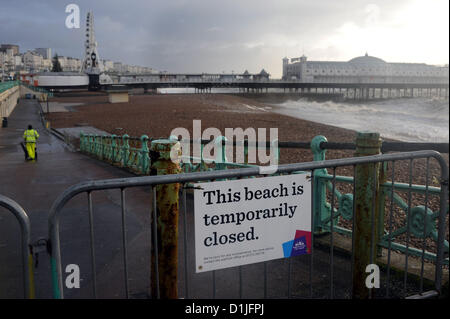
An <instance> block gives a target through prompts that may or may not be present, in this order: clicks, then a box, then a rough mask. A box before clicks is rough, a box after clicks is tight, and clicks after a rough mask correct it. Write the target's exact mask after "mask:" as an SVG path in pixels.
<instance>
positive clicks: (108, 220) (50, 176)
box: [0, 99, 148, 298]
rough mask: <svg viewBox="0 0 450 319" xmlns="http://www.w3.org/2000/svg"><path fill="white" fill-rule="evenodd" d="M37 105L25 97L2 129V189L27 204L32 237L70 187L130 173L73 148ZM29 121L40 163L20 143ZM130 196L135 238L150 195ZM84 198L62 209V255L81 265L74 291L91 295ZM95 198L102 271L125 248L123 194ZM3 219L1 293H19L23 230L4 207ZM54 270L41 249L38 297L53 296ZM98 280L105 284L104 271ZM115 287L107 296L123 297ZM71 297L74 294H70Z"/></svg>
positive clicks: (42, 233)
mask: <svg viewBox="0 0 450 319" xmlns="http://www.w3.org/2000/svg"><path fill="white" fill-rule="evenodd" d="M38 110H39V106H38V102H37V101H36V100H26V99H21V100H20V103H19V104H18V105H17V107H16V108H15V110H14V112H13V113H12V114H11V116H10V117H9V119H8V120H9V121H8V127H7V128H2V129H0V181H1V182H0V194H2V195H5V196H8V197H10V198H12V199H13V200H15V201H16V202H17V203H19V204H20V205H21V206H22V207H23V208H24V209H25V211H26V212H27V214H28V216H29V218H30V222H31V239H32V242H35V241H36V240H37V239H39V238H47V237H48V234H47V232H48V227H47V219H48V214H49V209H50V207H51V205H52V203H53V202H54V201H55V199H56V198H57V196H58V195H59V194H60V193H62V192H63V191H64V190H65V189H66V188H68V187H70V186H72V185H74V184H76V183H78V182H81V181H86V180H93V179H107V178H119V177H128V176H131V174H130V173H127V172H125V171H122V170H120V169H117V168H113V167H111V166H110V165H108V164H106V163H102V162H100V161H97V160H94V159H91V158H89V157H87V156H85V155H82V154H80V153H76V152H72V151H70V150H69V149H68V148H67V146H65V144H64V143H63V142H62V141H60V140H59V139H57V138H56V137H55V136H53V135H52V134H50V133H48V131H46V130H45V128H44V127H43V126H42V124H41V120H40V116H39V111H38ZM28 124H31V125H33V127H34V128H35V129H36V130H37V131H38V132H39V134H40V138H39V140H38V143H37V151H38V161H37V162H26V161H25V160H24V154H23V151H22V148H21V147H20V145H19V143H20V142H21V141H22V135H23V131H24V130H25V129H26V127H27V125H28ZM127 195H128V196H127V201H128V203H129V207H133V212H130V213H128V216H127V224H128V225H127V227H128V234H129V240H130V241H132V239H133V237H134V236H136V235H137V234H138V233H140V232H141V231H142V229H143V223H145V222H148V220H146V217H145V216H144V214H143V212H144V211H145V210H146V209H147V210H148V207H147V206H144V205H143V204H139V203H143V201H142V200H141V199H142V197H146V196H147V194H146V193H144V192H143V191H139V190H136V191H134V190H133V191H130V194H127ZM80 197H82V198H78V197H77V198H74V200H73V201H71V202H70V203H69V205H68V206H67V209H66V210H64V213H63V222H62V225H61V230H62V231H63V232H64V234H62V241H63V243H62V245H63V246H62V247H63V249H64V252H63V255H64V256H63V260H64V261H65V263H76V264H78V265H79V266H80V269H81V278H82V287H85V289H83V288H82V289H79V291H77V292H76V294H75V295H76V296H78V297H91V295H92V292H91V287H90V285H89V284H88V285H86V282H87V281H89V277H90V272H89V271H87V270H88V269H90V258H89V256H90V254H89V233H88V229H89V227H88V225H87V221H88V215H87V199H86V198H85V197H83V196H80ZM138 197H141V198H140V200H139V201H137V202H138V204H136V200H135V199H136V198H138ZM93 198H94V215H95V216H94V225H95V233H96V236H97V237H98V240H96V243H95V246H96V248H97V250H96V252H97V256H96V258H97V265H98V266H99V268H98V270H100V272H101V269H102V266H104V265H106V264H107V263H109V262H110V260H111V258H113V256H115V255H116V254H117V248H116V247H120V242H121V230H120V220H121V219H120V197H117V196H109V194H102V195H101V196H98V197H96V196H95V195H94V196H93ZM139 214H141V215H139ZM0 223H1V228H0V229H1V236H0V278H1V280H0V298H14V297H16V298H17V297H19V298H20V297H22V285H21V282H22V279H21V275H22V274H21V259H20V253H19V245H20V244H19V242H20V240H19V239H20V237H19V231H20V229H19V226H18V224H17V221H16V220H15V219H14V218H13V217H12V216H11V215H10V214H7V212H6V211H4V210H0ZM109 226H111V227H109ZM67 239H70V240H69V243H68V244H66V243H65V242H64V240H66V242H67ZM71 245H72V246H71ZM50 274H51V272H50V266H49V258H48V255H47V254H46V253H45V252H44V253H41V254H40V255H39V257H38V267H37V268H36V269H35V282H36V283H35V284H36V296H37V297H38V298H51V297H52V290H51V277H50ZM99 279H100V282H99V285H101V275H100V276H99ZM115 282H116V283H118V282H119V281H118V280H117V281H115ZM83 283H84V285H83ZM113 286H114V283H112V285H110V289H109V290H107V291H106V293H109V295H108V294H106V296H108V297H115V296H116V297H117V296H118V295H117V292H116V291H115V290H114V288H113ZM119 290H120V289H119ZM67 297H70V294H68V295H67Z"/></svg>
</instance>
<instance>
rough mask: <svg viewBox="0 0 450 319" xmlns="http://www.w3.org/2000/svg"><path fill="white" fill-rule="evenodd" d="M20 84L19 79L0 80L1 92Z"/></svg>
mask: <svg viewBox="0 0 450 319" xmlns="http://www.w3.org/2000/svg"><path fill="white" fill-rule="evenodd" d="M19 84H20V82H19V81H7V82H0V93H2V92H5V91H6V90H9V89H11V88H13V87H15V86H18V85H19Z"/></svg>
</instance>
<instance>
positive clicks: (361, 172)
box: [352, 132, 381, 299]
mask: <svg viewBox="0 0 450 319" xmlns="http://www.w3.org/2000/svg"><path fill="white" fill-rule="evenodd" d="M380 153H381V138H380V134H379V133H374V132H358V133H357V136H356V152H355V156H369V155H377V154H380ZM380 165H381V164H380V163H372V164H363V165H357V166H356V176H355V178H356V181H355V188H356V189H355V216H354V225H353V236H354V239H353V240H354V249H353V274H352V276H353V298H357V299H368V298H371V296H372V291H371V290H370V289H368V288H367V287H366V278H367V276H368V275H369V274H368V273H366V267H367V265H369V264H372V263H376V256H377V242H378V237H379V232H378V229H379V228H378V226H377V224H378V221H379V216H377V215H378V214H379V209H377V207H376V206H378V205H377V204H378V203H380V201H379V199H378V196H379V195H380V187H379V185H380V183H379V180H380V176H379V171H380Z"/></svg>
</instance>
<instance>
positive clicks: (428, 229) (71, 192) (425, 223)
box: [49, 151, 448, 298]
mask: <svg viewBox="0 0 450 319" xmlns="http://www.w3.org/2000/svg"><path fill="white" fill-rule="evenodd" d="M432 158H434V159H436V160H437V162H438V164H439V167H440V172H441V176H440V186H441V187H440V189H439V191H438V190H437V189H432V188H431V187H430V186H429V181H428V177H429V167H428V164H429V161H430V159H432ZM421 159H424V160H426V161H427V170H426V174H427V180H426V185H425V187H424V189H420V190H419V189H417V188H415V187H413V185H412V182H411V180H412V170H411V169H410V176H409V177H410V183H409V184H407V185H400V186H399V185H396V184H395V183H394V179H395V167H396V164H397V163H399V162H401V161H405V160H406V161H408V162H409V163H410V164H413V162H414V161H416V160H421ZM387 164H390V165H391V167H392V169H391V177H392V180H391V181H382V180H381V175H380V171H381V170H380V168H381V167H384V166H385V165H387ZM343 167H350V169H353V170H352V171H353V176H354V178H352V179H347V178H346V179H345V182H347V183H348V184H349V185H350V186H351V188H352V192H351V193H350V194H348V195H347V194H346V195H345V196H344V195H341V196H340V197H339V194H338V193H337V192H336V189H337V186H336V185H337V183H339V181H338V179H339V178H338V176H337V175H336V170H337V169H340V168H343ZM361 167H365V169H366V172H368V173H369V174H372V177H374V178H371V179H364V178H362V177H367V176H358V174H361V171H360V170H359V169H360V168H361ZM411 167H412V166H410V168H411ZM325 169H331V170H332V172H333V173H332V174H331V177H330V175H328V174H326V175H325V174H324V173H323V170H325ZM301 172H310V173H311V176H312V178H311V185H312V198H311V200H312V207H311V219H312V225H314V230H315V234H314V235H313V237H312V240H313V243H312V251H311V254H310V256H309V257H305V258H303V259H302V257H304V256H299V257H295V258H290V259H289V260H288V269H287V271H286V273H284V274H283V278H284V280H283V282H287V284H286V286H287V287H286V289H287V297H288V298H292V297H297V296H298V295H297V292H298V291H297V290H298V289H299V288H298V284H299V283H298V282H297V281H293V280H292V278H294V277H295V276H297V277H298V276H299V275H298V274H297V272H298V271H300V268H302V271H304V268H305V267H299V266H298V263H297V262H298V261H299V260H301V261H302V262H305V261H306V263H307V266H306V268H308V272H309V274H308V275H306V277H305V278H306V280H307V282H308V284H307V285H306V286H304V285H303V286H302V287H303V288H301V289H300V290H302V289H303V291H305V289H306V290H307V291H308V292H309V294H307V296H304V297H307V298H309V297H311V298H317V297H318V298H324V297H325V298H334V297H338V298H341V297H342V296H343V295H341V294H339V293H338V292H337V290H336V289H337V288H336V286H335V282H336V280H338V281H339V279H340V278H339V276H338V275H336V273H335V272H337V269H338V268H339V267H338V266H339V265H338V264H337V263H336V259H337V258H339V257H338V256H337V253H336V252H337V251H338V250H337V248H336V240H337V237H336V236H337V235H336V234H335V231H336V230H339V228H340V226H339V225H338V224H337V217H338V216H339V215H341V216H346V220H347V221H348V223H349V224H350V225H347V226H348V228H349V229H350V231H349V232H344V233H346V235H348V236H351V237H352V240H351V249H350V252H351V260H352V262H351V265H353V264H354V263H355V260H359V259H360V257H361V256H359V253H360V252H355V245H357V244H359V243H358V242H357V241H358V239H356V238H355V237H357V236H353V235H352V234H354V230H355V220H356V221H357V219H358V218H359V217H358V216H355V211H356V210H357V209H358V205H361V203H360V202H358V200H357V197H360V198H361V196H362V197H364V198H365V200H367V199H368V198H369V199H370V201H373V202H372V205H371V208H370V210H371V215H370V217H369V218H370V220H371V223H370V234H371V238H372V239H371V240H370V244H369V245H370V246H371V247H365V249H366V253H369V252H370V263H375V262H378V263H381V262H380V256H379V252H380V250H381V249H382V248H381V247H384V248H385V252H384V253H385V255H386V256H387V262H386V264H385V266H384V268H383V269H384V272H383V274H384V277H383V278H385V285H384V286H383V289H382V290H383V291H384V293H383V294H380V293H379V292H378V293H375V295H372V294H373V293H374V292H373V290H371V296H375V297H391V296H395V297H410V296H413V297H421V298H425V297H431V296H437V295H439V294H440V293H441V288H442V280H443V268H444V264H445V263H446V261H445V260H447V263H448V256H447V257H445V256H444V255H445V254H448V242H447V243H446V241H445V237H446V227H445V223H446V214H447V205H448V203H447V201H448V168H447V165H446V163H445V161H444V159H443V158H442V156H441V155H440V154H439V153H437V152H435V151H416V152H407V153H395V154H384V155H374V156H363V157H356V158H344V159H336V160H318V161H315V162H308V163H296V164H286V165H280V166H278V169H277V171H276V174H295V173H301ZM263 176H265V174H264V170H261V169H260V167H258V166H254V167H246V168H238V169H229V170H227V169H223V170H217V171H206V172H194V173H186V174H174V175H159V176H142V177H132V178H125V179H111V180H100V181H89V182H84V183H80V184H77V185H75V186H73V187H71V188H69V189H67V190H65V191H64V192H63V193H62V194H61V195H60V196H59V197H58V199H57V200H56V201H55V203H54V204H53V206H52V208H51V212H50V217H49V238H50V246H51V263H52V278H53V281H54V282H53V283H54V285H53V287H54V297H55V298H64V285H63V272H62V260H61V254H62V252H61V243H60V227H59V225H60V218H61V212H62V210H63V208H64V207H65V205H66V204H67V203H68V202H69V201H70V200H71V199H72V198H73V197H74V196H76V195H77V194H80V193H87V194H88V203H87V204H88V210H89V221H90V236H91V262H92V272H93V279H92V280H93V290H94V296H95V297H97V296H98V292H97V289H96V277H95V276H96V270H95V269H96V262H95V249H94V245H93V241H92V239H93V238H94V228H93V224H92V223H93V214H94V212H93V205H92V192H94V191H100V190H110V189H120V191H121V200H120V202H121V211H122V225H121V226H118V227H122V233H123V234H125V233H126V225H125V220H126V218H125V215H126V209H125V189H127V188H132V187H142V186H150V187H151V194H152V206H153V219H154V220H156V214H157V209H156V208H157V201H156V192H157V187H158V186H159V185H167V184H173V183H179V184H181V185H183V187H182V192H183V193H182V204H181V207H183V212H182V214H181V215H182V216H183V218H182V219H183V220H184V222H183V236H182V239H181V241H182V245H180V247H183V249H184V260H183V262H182V263H180V264H179V266H180V267H182V268H183V269H184V278H183V282H184V288H185V289H184V297H185V298H189V297H191V296H192V290H193V289H195V290H196V291H198V287H190V280H191V279H192V271H193V270H194V267H191V266H190V264H189V262H188V259H189V257H188V249H189V243H188V235H189V234H192V232H193V229H189V227H188V225H187V224H188V222H187V221H188V218H189V215H188V214H189V213H192V212H188V209H187V205H188V204H187V201H186V189H187V188H188V186H187V185H189V184H190V183H194V182H202V181H203V182H207V181H212V180H227V179H239V178H251V177H254V178H261V177H263ZM342 178H343V177H342ZM361 180H366V181H368V182H367V183H366V185H365V186H364V187H365V188H364V189H361V185H358V183H359V182H360V181H361ZM328 183H331V192H329V193H328V198H329V202H325V201H323V199H320V200H318V199H319V198H320V196H327V195H325V194H324V193H323V192H324V187H326V186H327V185H326V184H328ZM372 183H373V184H372ZM319 184H322V185H321V186H320V187H319V186H318V185H319ZM376 185H381V186H379V188H378V189H377V187H376ZM380 189H381V190H382V192H385V193H388V195H389V194H390V195H389V196H388V201H387V202H386V203H384V202H383V205H380V204H377V203H376V201H378V200H379V198H384V197H383V196H379V197H376V196H375V195H376V194H375V193H376V192H379V191H380ZM398 190H403V191H406V193H407V194H408V202H407V204H406V206H407V207H403V208H404V209H405V210H406V213H407V214H406V215H405V216H404V218H405V220H404V222H405V225H406V226H405V227H404V228H403V229H402V231H403V232H404V237H405V245H404V249H403V250H404V253H405V258H404V263H403V265H402V266H401V268H402V269H401V270H402V271H403V272H402V275H401V276H402V279H401V280H400V283H399V282H397V283H395V284H394V278H397V279H395V280H398V276H397V275H394V274H397V271H396V270H395V271H394V268H398V265H396V266H395V267H394V266H393V256H394V254H395V251H396V250H402V249H401V247H399V246H396V245H394V244H393V243H392V238H393V237H395V236H397V235H398V234H399V232H398V231H397V230H394V229H393V215H394V213H395V212H394V205H395V201H396V195H395V192H396V191H398ZM415 191H420V192H421V193H422V194H424V196H425V197H424V198H423V200H424V209H417V208H416V207H414V208H413V207H412V201H411V196H412V193H413V192H415ZM431 191H433V192H436V195H438V203H437V210H436V212H435V213H430V211H429V208H428V207H429V206H430V204H429V202H428V200H429V198H428V197H429V194H430V192H431ZM343 198H344V199H345V200H344V199H343ZM353 199H355V200H353ZM318 206H319V207H318ZM320 206H322V208H323V207H325V208H326V209H325V210H324V209H322V210H321V207H320ZM380 206H383V207H384V206H387V207H389V208H390V209H389V210H388V214H387V217H388V220H387V221H388V222H387V225H388V228H387V229H385V230H384V231H383V232H381V233H380V232H379V227H380V224H379V221H378V219H377V218H376V217H375V216H376V215H377V214H379V208H380ZM323 211H327V212H328V213H329V216H328V217H326V218H325V219H324V216H323V214H322V212H323ZM425 212H426V213H425ZM317 225H319V226H320V227H319V228H320V229H321V234H324V233H326V234H328V236H329V237H328V239H327V241H328V243H327V245H328V247H329V255H328V258H329V269H328V271H327V275H326V276H325V277H326V278H327V282H326V283H323V282H322V283H321V284H320V285H318V284H317V278H318V277H321V276H319V272H320V271H321V270H319V268H320V267H319V266H318V263H317V262H316V258H317V256H318V255H319V250H318V249H319V248H317V247H318V246H317V245H319V243H320V241H323V238H322V239H321V238H320V237H321V234H319V232H317V229H318V228H317ZM159 235H160V234H158V233H157V232H156V223H153V227H152V246H153V248H154V249H157V248H158V247H160V245H161V242H158V241H159V240H160V239H159V238H160V237H159ZM379 235H381V236H382V239H381V240H380V241H379V244H377V243H376V240H375V238H377V236H379ZM434 235H436V245H435V248H436V253H435V256H434V258H433V260H434V261H433V264H432V267H433V268H434V269H433V272H434V278H433V279H434V280H433V282H434V283H433V287H432V289H428V288H427V287H426V285H425V284H424V283H425V281H426V280H425V274H424V269H425V267H426V258H427V254H426V251H425V247H426V239H427V237H430V236H434ZM383 236H384V237H383ZM414 236H415V237H417V238H418V239H420V240H422V242H423V245H422V249H416V250H417V251H414V250H412V249H411V247H410V246H411V239H412V237H414ZM123 238H124V240H123V243H122V245H123V247H122V249H123V253H124V256H123V257H124V258H123V260H124V278H125V280H126V283H125V287H126V288H125V289H126V290H127V291H126V296H127V297H128V289H129V288H128V280H129V278H128V273H127V269H128V267H127V263H128V256H127V247H126V246H127V243H126V239H125V238H126V237H125V236H124V237H123ZM315 243H316V244H317V245H315ZM410 255H416V256H417V257H411V256H410ZM154 258H155V259H156V260H155V262H154V263H153V264H154V265H155V269H153V272H154V273H156V275H155V277H154V278H153V279H152V282H153V283H154V284H156V287H157V288H156V291H155V294H154V295H153V297H159V296H160V294H159V292H160V288H161V286H160V283H159V276H158V272H159V270H160V269H159V268H158V260H157V258H158V253H157V252H156V254H155V257H154ZM306 258H307V259H306ZM412 258H415V259H416V263H418V264H419V269H420V270H419V274H418V281H417V285H416V286H414V287H413V288H411V277H410V276H409V275H408V270H409V268H410V267H411V264H412ZM267 263H268V262H265V263H264V274H263V283H264V284H263V287H262V290H263V296H264V297H276V296H273V294H271V293H270V289H269V288H270V287H269V279H270V278H269V277H270V272H269V271H268V266H267ZM303 266H305V265H303ZM247 267H249V266H240V267H239V272H238V274H239V276H238V279H237V280H236V283H237V285H238V286H239V287H238V291H239V297H243V287H244V283H243V277H242V274H243V272H244V271H245V269H246V268H247ZM337 267H338V268H337ZM352 268H353V266H352ZM350 270H351V274H352V277H351V278H352V280H351V281H352V286H351V289H350V290H351V292H350V293H349V294H344V296H355V295H356V294H355V293H356V291H355V289H358V288H357V285H356V283H355V282H354V281H353V278H354V277H353V274H354V273H355V269H350ZM217 280H219V275H217V271H212V278H211V287H210V288H208V289H210V291H211V296H210V297H213V298H215V297H217V296H216V291H217V290H216V283H217ZM324 285H325V286H328V288H329V289H327V290H328V292H327V293H326V294H319V295H318V294H317V293H316V292H317V291H318V290H320V291H321V293H323V286H324ZM307 286H308V287H307ZM319 286H321V287H319ZM306 287H307V288H306ZM355 287H356V288H355ZM378 291H381V290H378ZM336 294H337V295H336ZM278 297H279V296H278Z"/></svg>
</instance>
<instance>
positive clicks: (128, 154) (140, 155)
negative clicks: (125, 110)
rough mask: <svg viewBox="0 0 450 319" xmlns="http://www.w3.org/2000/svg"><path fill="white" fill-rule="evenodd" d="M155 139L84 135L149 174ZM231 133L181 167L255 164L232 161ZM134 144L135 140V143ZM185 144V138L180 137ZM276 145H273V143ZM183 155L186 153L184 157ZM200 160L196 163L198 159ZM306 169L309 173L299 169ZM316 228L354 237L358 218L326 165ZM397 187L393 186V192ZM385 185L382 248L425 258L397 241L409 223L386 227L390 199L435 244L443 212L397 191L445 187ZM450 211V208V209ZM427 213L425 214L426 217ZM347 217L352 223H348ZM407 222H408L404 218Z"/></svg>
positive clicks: (88, 149)
mask: <svg viewBox="0 0 450 319" xmlns="http://www.w3.org/2000/svg"><path fill="white" fill-rule="evenodd" d="M170 139H176V137H173V136H171V137H170ZM152 140H153V139H151V138H149V137H148V136H147V135H143V136H141V137H140V138H137V137H130V136H128V135H127V134H125V135H123V136H116V135H110V136H107V135H103V136H99V135H89V134H88V135H86V134H83V133H81V134H80V151H81V152H84V153H87V154H90V155H93V156H95V157H96V158H98V159H100V160H103V161H107V162H109V163H112V164H113V165H117V166H120V167H123V168H126V169H128V170H130V171H132V172H134V173H136V174H142V175H148V174H150V167H151V156H150V154H149V142H151V141H152ZM224 141H226V138H225V137H223V136H220V137H218V138H216V140H215V142H214V143H216V145H217V146H218V147H219V149H220V152H218V154H216V158H214V159H206V158H203V156H201V157H200V158H196V157H192V156H191V157H189V158H188V159H187V160H186V159H185V161H182V163H181V168H182V171H183V172H185V173H188V172H199V171H208V170H209V171H211V170H222V169H232V168H239V167H251V166H256V165H251V164H239V163H232V162H228V160H227V157H226V154H227V149H226V146H227V145H226V143H223V142H224ZM322 142H327V139H326V138H325V137H324V136H316V137H315V138H313V140H312V141H311V150H312V153H313V158H314V161H323V160H325V153H326V150H325V149H322V148H321V147H320V145H321V143H322ZM130 143H131V144H132V145H130ZM181 145H183V141H181ZM273 147H274V146H273ZM200 153H201V154H203V144H201V152H200ZM244 154H248V146H247V145H245V146H244ZM275 154H276V156H277V157H278V158H279V149H277V150H276V152H275ZM183 159H184V158H183ZM193 162H195V163H193ZM381 169H382V170H383V172H384V176H385V173H386V170H387V167H386V165H384V166H383V167H382V168H381ZM298 173H300V174H301V173H304V172H298ZM314 177H315V178H314V186H313V187H314V192H313V193H314V199H313V200H314V203H313V206H314V215H315V216H314V227H313V228H314V232H315V233H316V234H321V233H327V232H330V230H331V228H333V230H334V231H335V232H338V233H340V234H343V235H346V236H352V230H351V229H349V228H347V227H345V226H343V225H344V224H351V222H352V220H353V206H354V204H353V193H345V194H344V193H341V192H340V191H339V190H338V189H337V187H336V184H335V187H333V185H332V180H333V175H331V174H329V173H328V171H327V169H318V170H315V171H314ZM334 179H335V182H336V183H339V184H347V185H353V184H354V179H353V177H350V176H335V177H334ZM333 189H334V194H335V198H336V202H337V204H336V205H334V207H335V208H334V209H333V220H331V205H330V203H329V201H328V199H327V198H329V197H330V196H331V193H332V192H333ZM392 189H393V190H394V191H392ZM381 190H382V194H383V196H381V201H382V203H381V205H379V207H380V209H381V211H380V213H379V216H380V218H382V219H383V220H381V221H379V223H378V225H381V226H382V227H380V228H379V229H378V232H379V236H380V240H379V243H378V244H379V247H384V248H388V247H389V246H390V247H391V249H394V250H398V251H400V252H403V253H406V252H407V253H408V254H409V255H413V256H417V257H421V256H422V248H417V247H412V245H411V244H410V245H409V246H408V247H407V246H406V245H404V244H402V243H399V242H398V239H399V238H400V237H401V236H403V235H405V234H406V233H407V227H406V225H405V226H402V227H398V228H396V229H393V230H392V231H391V232H390V233H389V232H388V231H387V230H386V229H385V228H384V218H385V216H389V215H388V214H389V209H390V204H391V197H392V194H393V203H394V204H395V205H396V206H397V207H399V208H400V209H401V210H402V211H403V212H404V214H405V220H409V221H411V222H410V223H409V224H410V234H411V235H412V236H415V237H416V238H420V239H423V238H424V237H425V238H429V239H432V240H433V241H434V242H435V243H436V242H437V219H438V216H439V211H432V210H431V209H430V208H427V209H426V210H425V207H424V206H422V205H419V206H414V207H412V206H411V211H410V212H409V205H408V203H406V202H405V200H403V198H402V197H401V196H400V195H399V194H398V193H399V192H403V193H405V192H406V193H409V192H411V193H417V194H424V193H425V192H427V193H428V196H430V197H432V196H439V195H440V188H438V187H431V186H428V187H426V186H424V185H414V184H412V185H411V186H410V185H409V184H404V183H395V182H394V183H392V181H385V182H383V183H381ZM447 214H448V209H447ZM425 216H426V217H425ZM346 222H347V223H346ZM424 222H425V223H427V225H426V229H427V233H426V234H425V235H424V224H423V223H424ZM405 224H406V223H405ZM444 247H445V248H444V249H445V252H446V253H447V254H448V251H449V243H448V241H447V240H446V241H445V242H444ZM424 258H425V259H428V260H431V261H435V260H436V254H435V253H434V252H431V251H425V253H424ZM444 264H446V265H448V264H449V258H448V257H446V258H445V260H444Z"/></svg>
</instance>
